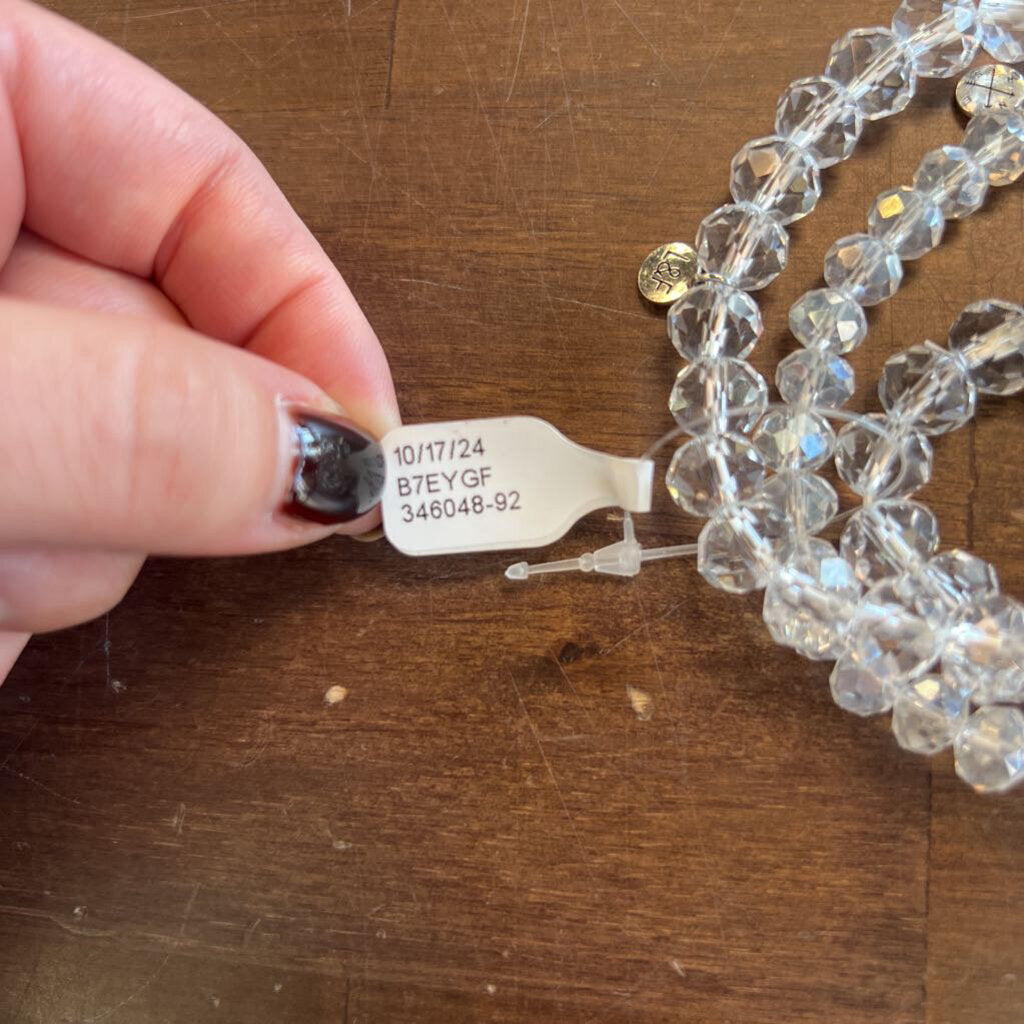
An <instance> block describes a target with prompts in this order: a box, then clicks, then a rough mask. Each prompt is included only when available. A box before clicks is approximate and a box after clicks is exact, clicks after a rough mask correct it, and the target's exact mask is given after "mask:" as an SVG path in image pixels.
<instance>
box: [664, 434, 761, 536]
mask: <svg viewBox="0 0 1024 1024" xmlns="http://www.w3.org/2000/svg"><path fill="white" fill-rule="evenodd" d="M764 476H765V467H764V462H763V460H762V459H761V457H760V455H759V454H758V453H757V451H756V450H755V449H754V447H753V446H752V445H751V444H749V443H748V442H747V441H744V440H743V439H742V438H738V437H733V436H728V437H706V438H703V437H699V438H694V439H693V440H692V441H688V442H687V443H686V444H684V445H683V446H682V447H681V448H679V449H678V450H677V451H676V453H675V455H674V456H673V457H672V461H671V463H669V467H668V472H667V473H666V475H665V486H666V487H667V488H668V492H669V494H671V495H672V500H673V501H675V503H676V504H677V505H678V506H679V507H680V508H681V509H683V510H684V511H686V512H689V513H690V514H691V515H695V516H701V517H706V516H710V515H712V514H713V513H714V511H715V509H717V508H718V507H719V506H720V505H723V504H726V503H728V502H735V501H740V500H742V499H743V498H747V497H749V496H750V495H751V494H753V493H754V491H755V490H757V488H758V486H759V485H760V483H761V481H762V480H763V479H764Z"/></svg>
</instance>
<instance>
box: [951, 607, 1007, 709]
mask: <svg viewBox="0 0 1024 1024" xmlns="http://www.w3.org/2000/svg"><path fill="white" fill-rule="evenodd" d="M942 667H943V669H944V670H945V672H946V674H947V675H948V676H949V678H950V679H952V680H953V681H954V682H955V683H956V684H957V686H959V687H960V688H961V689H962V690H963V691H964V693H968V694H970V696H971V700H972V701H974V703H975V704H997V703H1001V702H1011V703H1016V702H1018V701H1022V700H1024V607H1022V606H1021V604H1020V602H1018V601H1015V600H1014V599H1013V598H1012V597H1006V596H1005V595H1004V594H990V595H989V596H987V597H983V598H980V599H979V600H976V601H971V602H970V603H969V604H967V605H966V606H965V607H964V608H963V609H961V611H960V615H959V621H958V622H957V624H956V626H955V627H954V629H953V631H952V633H951V634H950V636H949V640H948V641H947V643H946V648H945V650H944V651H943V652H942Z"/></svg>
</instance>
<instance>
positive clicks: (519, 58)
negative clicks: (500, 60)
mask: <svg viewBox="0 0 1024 1024" xmlns="http://www.w3.org/2000/svg"><path fill="white" fill-rule="evenodd" d="M529 17H530V0H526V10H524V11H523V27H522V31H521V32H520V33H519V52H518V53H517V54H516V66H515V67H514V68H513V69H512V81H511V83H510V84H509V87H508V95H507V96H506V97H505V104H506V106H507V105H508V103H509V101H510V100H511V99H512V93H513V92H514V91H515V88H516V79H517V78H518V77H519V65H520V64H521V63H522V60H523V43H525V42H526V21H527V19H528V18H529Z"/></svg>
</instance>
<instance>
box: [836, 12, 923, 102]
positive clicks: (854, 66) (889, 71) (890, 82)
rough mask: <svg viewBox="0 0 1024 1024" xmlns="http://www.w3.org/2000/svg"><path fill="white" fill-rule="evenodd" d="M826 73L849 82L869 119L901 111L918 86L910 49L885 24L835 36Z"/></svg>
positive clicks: (843, 81) (845, 82)
mask: <svg viewBox="0 0 1024 1024" xmlns="http://www.w3.org/2000/svg"><path fill="white" fill-rule="evenodd" d="M825 74H826V75H828V77H829V78H834V79H835V80H836V81H837V82H839V83H840V85H845V86H846V88H847V89H848V90H849V91H850V93H851V95H852V96H853V98H854V100H855V101H856V103H857V105H858V106H859V107H860V109H861V112H862V113H863V115H864V117H865V118H867V119H868V120H869V121H875V120H877V119H878V118H881V117H891V116H892V115H893V114H898V113H899V112H900V111H901V110H902V109H903V108H904V107H905V106H906V105H907V104H908V103H909V102H910V100H911V97H913V95H914V92H915V90H916V88H917V75H916V73H915V72H914V62H913V60H912V58H911V55H910V53H909V52H908V50H907V49H906V47H905V46H904V45H903V44H902V43H901V42H900V41H899V39H897V37H896V36H895V35H894V34H893V33H892V32H890V31H889V30H888V29H884V28H855V29H854V30H853V31H852V32H847V33H846V35H845V36H843V37H842V38H841V39H838V40H836V42H835V43H834V44H833V46H832V50H831V52H830V53H829V58H828V64H826V65H825Z"/></svg>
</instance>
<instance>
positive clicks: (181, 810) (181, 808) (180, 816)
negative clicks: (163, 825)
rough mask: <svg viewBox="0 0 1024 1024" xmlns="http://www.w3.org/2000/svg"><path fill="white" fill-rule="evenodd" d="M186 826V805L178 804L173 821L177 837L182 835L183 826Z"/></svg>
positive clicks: (172, 825)
mask: <svg viewBox="0 0 1024 1024" xmlns="http://www.w3.org/2000/svg"><path fill="white" fill-rule="evenodd" d="M184 824H185V805H184V804H178V810H177V811H176V812H175V814H174V817H173V818H172V819H171V828H172V829H173V830H174V834H175V835H176V836H180V835H181V829H182V826H184Z"/></svg>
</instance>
